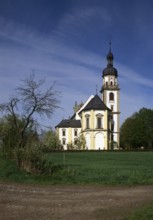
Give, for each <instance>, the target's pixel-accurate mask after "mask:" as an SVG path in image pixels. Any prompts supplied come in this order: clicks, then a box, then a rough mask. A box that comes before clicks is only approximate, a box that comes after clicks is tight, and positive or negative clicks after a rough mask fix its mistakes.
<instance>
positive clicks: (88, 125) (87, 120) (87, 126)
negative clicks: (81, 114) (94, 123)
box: [85, 115, 90, 129]
mask: <svg viewBox="0 0 153 220" xmlns="http://www.w3.org/2000/svg"><path fill="white" fill-rule="evenodd" d="M85 117H86V129H89V128H90V124H89V122H90V120H89V119H90V118H89V115H86V116H85Z"/></svg>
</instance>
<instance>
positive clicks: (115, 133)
mask: <svg viewBox="0 0 153 220" xmlns="http://www.w3.org/2000/svg"><path fill="white" fill-rule="evenodd" d="M113 59H114V57H113V54H112V52H111V44H110V48H109V53H108V55H107V67H106V68H105V69H104V70H103V72H102V87H101V91H100V92H101V97H99V96H98V95H97V94H96V95H95V96H94V95H91V96H90V97H89V98H88V100H87V101H86V102H85V103H84V104H83V103H81V104H80V105H78V104H77V103H75V106H74V115H73V116H72V117H71V118H70V119H65V120H62V121H61V122H60V123H59V124H58V125H57V126H56V132H57V134H58V137H59V140H60V141H61V144H62V146H63V149H64V150H68V149H79V150H112V149H119V146H120V138H119V136H120V133H119V127H120V125H119V123H120V122H119V119H120V105H119V101H120V88H119V84H118V72H117V69H116V68H114V67H113Z"/></svg>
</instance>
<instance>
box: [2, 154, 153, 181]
mask: <svg viewBox="0 0 153 220" xmlns="http://www.w3.org/2000/svg"><path fill="white" fill-rule="evenodd" d="M46 157H47V158H48V160H51V161H52V162H53V164H54V165H55V167H56V169H55V171H54V173H53V174H52V175H51V176H43V175H41V176H40V175H32V174H27V173H25V172H23V171H20V170H19V169H18V168H17V167H16V164H15V162H14V161H9V160H6V159H4V158H3V157H2V155H0V180H3V181H16V182H26V183H42V184H103V185H137V184H138V185H139V184H153V152H103V151H94V152H90V151H85V152H65V151H64V152H52V153H48V154H46Z"/></svg>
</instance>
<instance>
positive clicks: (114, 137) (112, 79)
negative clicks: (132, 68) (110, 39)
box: [100, 43, 120, 149]
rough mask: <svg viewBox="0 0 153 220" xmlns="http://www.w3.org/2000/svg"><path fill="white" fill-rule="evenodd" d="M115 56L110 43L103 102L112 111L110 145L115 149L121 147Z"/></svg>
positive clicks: (118, 92) (102, 91)
mask: <svg viewBox="0 0 153 220" xmlns="http://www.w3.org/2000/svg"><path fill="white" fill-rule="evenodd" d="M113 59H114V56H113V54H112V52H111V43H109V52H108V55H107V67H106V68H105V69H104V70H103V72H102V79H103V80H102V88H101V91H100V92H101V93H102V100H103V102H104V103H105V105H106V106H107V107H108V108H110V109H111V126H110V127H111V128H110V134H111V135H110V142H111V143H110V145H111V146H113V148H114V149H118V148H119V146H120V132H119V129H120V88H119V84H118V72H117V69H115V68H114V67H113Z"/></svg>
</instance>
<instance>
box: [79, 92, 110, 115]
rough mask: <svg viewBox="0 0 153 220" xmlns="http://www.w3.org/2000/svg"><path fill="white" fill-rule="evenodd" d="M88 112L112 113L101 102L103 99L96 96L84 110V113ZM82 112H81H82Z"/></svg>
mask: <svg viewBox="0 0 153 220" xmlns="http://www.w3.org/2000/svg"><path fill="white" fill-rule="evenodd" d="M88 110H108V111H111V110H110V109H109V108H108V107H107V106H106V105H105V104H104V103H103V101H102V100H101V98H100V97H99V96H98V95H97V94H96V95H95V96H94V97H93V98H92V99H91V100H90V102H89V103H88V104H87V105H86V106H85V108H83V109H82V111H88ZM82 111H81V112H82Z"/></svg>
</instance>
